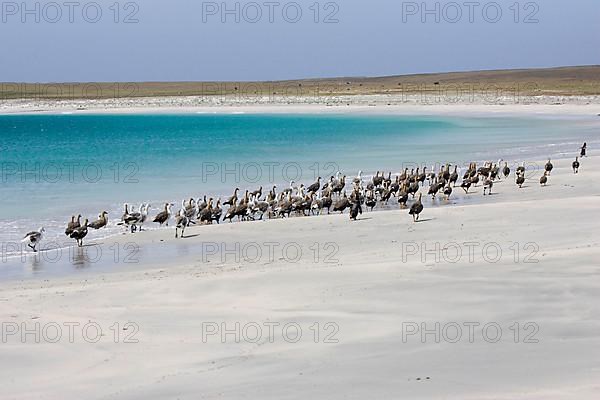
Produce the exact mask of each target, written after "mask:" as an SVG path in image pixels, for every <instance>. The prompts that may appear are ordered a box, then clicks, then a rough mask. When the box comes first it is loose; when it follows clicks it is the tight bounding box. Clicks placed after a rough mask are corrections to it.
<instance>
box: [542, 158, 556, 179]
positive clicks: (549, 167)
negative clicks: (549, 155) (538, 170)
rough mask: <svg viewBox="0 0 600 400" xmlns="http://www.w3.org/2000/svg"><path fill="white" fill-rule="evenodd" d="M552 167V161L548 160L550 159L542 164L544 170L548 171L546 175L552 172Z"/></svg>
mask: <svg viewBox="0 0 600 400" xmlns="http://www.w3.org/2000/svg"><path fill="white" fill-rule="evenodd" d="M553 168H554V165H552V162H551V161H550V159H548V162H547V163H546V165H545V166H544V170H545V171H546V172H547V173H548V175H550V172H552V169H553ZM544 175H545V174H544Z"/></svg>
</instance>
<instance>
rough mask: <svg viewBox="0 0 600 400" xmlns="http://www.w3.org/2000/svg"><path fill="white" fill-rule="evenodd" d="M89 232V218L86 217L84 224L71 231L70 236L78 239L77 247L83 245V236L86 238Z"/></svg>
mask: <svg viewBox="0 0 600 400" xmlns="http://www.w3.org/2000/svg"><path fill="white" fill-rule="evenodd" d="M87 234H88V220H87V219H86V220H85V222H84V223H83V225H81V226H80V227H79V228H77V229H75V230H74V231H73V232H71V234H70V235H69V236H70V237H71V238H72V239H75V240H76V241H77V247H83V238H85V237H86V236H87Z"/></svg>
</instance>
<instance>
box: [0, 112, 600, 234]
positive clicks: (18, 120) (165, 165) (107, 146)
mask: <svg viewBox="0 0 600 400" xmlns="http://www.w3.org/2000/svg"><path fill="white" fill-rule="evenodd" d="M596 131H597V124H595V123H593V122H591V120H577V119H542V118H535V119H534V118H531V119H523V118H456V117H408V116H374V115H373V116H352V115H243V114H240V115H217V114H215V115H213V114H210V115H208V114H202V115H199V114H190V115H162V114H161V115H4V116H0V133H1V135H2V141H1V142H0V154H1V163H2V185H1V187H0V199H1V201H2V205H3V207H2V208H1V209H0V228H1V229H0V241H2V242H6V241H15V240H19V239H20V238H21V237H22V235H23V234H24V233H25V232H27V231H30V230H32V229H37V228H38V227H39V226H45V227H46V230H47V231H48V238H49V239H50V238H54V237H55V238H61V240H63V241H64V240H65V239H64V235H62V234H61V232H62V231H63V230H64V225H65V222H66V221H67V220H68V218H69V216H70V215H71V214H74V213H75V214H77V213H82V214H83V215H84V216H88V217H89V218H90V219H95V217H96V215H97V214H98V212H100V211H102V210H106V211H108V212H109V213H110V216H111V218H112V220H113V222H114V220H115V219H118V218H119V217H120V215H121V214H122V204H123V203H124V202H127V203H130V204H134V205H139V204H140V203H141V202H150V203H151V204H152V205H153V207H152V211H151V215H153V214H155V213H156V212H157V211H158V209H159V207H160V205H161V204H164V202H165V201H170V202H174V203H175V204H176V205H179V204H180V203H181V199H183V198H189V197H199V196H203V195H205V194H206V195H220V196H227V195H229V194H230V193H231V191H232V189H233V188H235V187H236V186H238V187H240V188H241V189H242V190H244V189H246V188H248V189H256V188H257V187H258V186H259V185H264V186H269V187H270V185H272V184H277V185H278V186H279V187H280V188H281V187H285V186H287V185H288V184H289V180H291V179H294V180H295V181H296V182H304V183H305V184H310V183H312V182H313V181H314V180H315V178H316V177H317V176H319V175H321V176H323V177H329V176H330V175H333V174H335V172H337V171H341V172H342V173H344V174H346V175H349V176H355V175H356V174H357V172H358V170H362V171H364V173H365V174H374V173H375V171H377V170H386V171H401V170H402V169H403V167H404V166H409V167H411V166H413V165H416V164H419V165H428V166H429V165H432V164H434V163H440V162H441V163H445V162H452V163H460V164H464V163H465V162H468V161H471V160H497V159H499V158H503V159H505V160H509V161H511V160H512V161H520V160H527V159H529V160H536V159H542V158H545V157H558V156H561V155H564V154H568V155H569V156H570V155H572V154H574V152H576V151H577V148H578V147H579V145H580V144H581V142H583V141H584V140H587V141H588V143H593V142H594V140H593V139H592V138H593V137H594V136H595V132H596ZM119 232H121V229H120V228H119V227H114V226H113V227H111V228H110V229H108V230H105V231H103V232H101V233H99V232H94V235H97V236H98V235H100V234H103V235H108V234H115V233H119Z"/></svg>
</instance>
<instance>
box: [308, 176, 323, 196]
mask: <svg viewBox="0 0 600 400" xmlns="http://www.w3.org/2000/svg"><path fill="white" fill-rule="evenodd" d="M320 188H321V177H318V178H317V181H316V182H315V183H313V184H312V185H310V186H309V187H308V189H306V190H308V193H310V192H313V193H317V192H318V191H319V189H320Z"/></svg>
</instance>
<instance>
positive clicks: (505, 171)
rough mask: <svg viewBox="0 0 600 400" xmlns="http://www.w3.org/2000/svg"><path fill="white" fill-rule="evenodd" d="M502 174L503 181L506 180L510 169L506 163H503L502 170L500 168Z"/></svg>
mask: <svg viewBox="0 0 600 400" xmlns="http://www.w3.org/2000/svg"><path fill="white" fill-rule="evenodd" d="M502 174H503V175H504V179H506V178H508V176H509V175H510V168H509V167H508V163H507V162H505V163H504V168H502Z"/></svg>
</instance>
